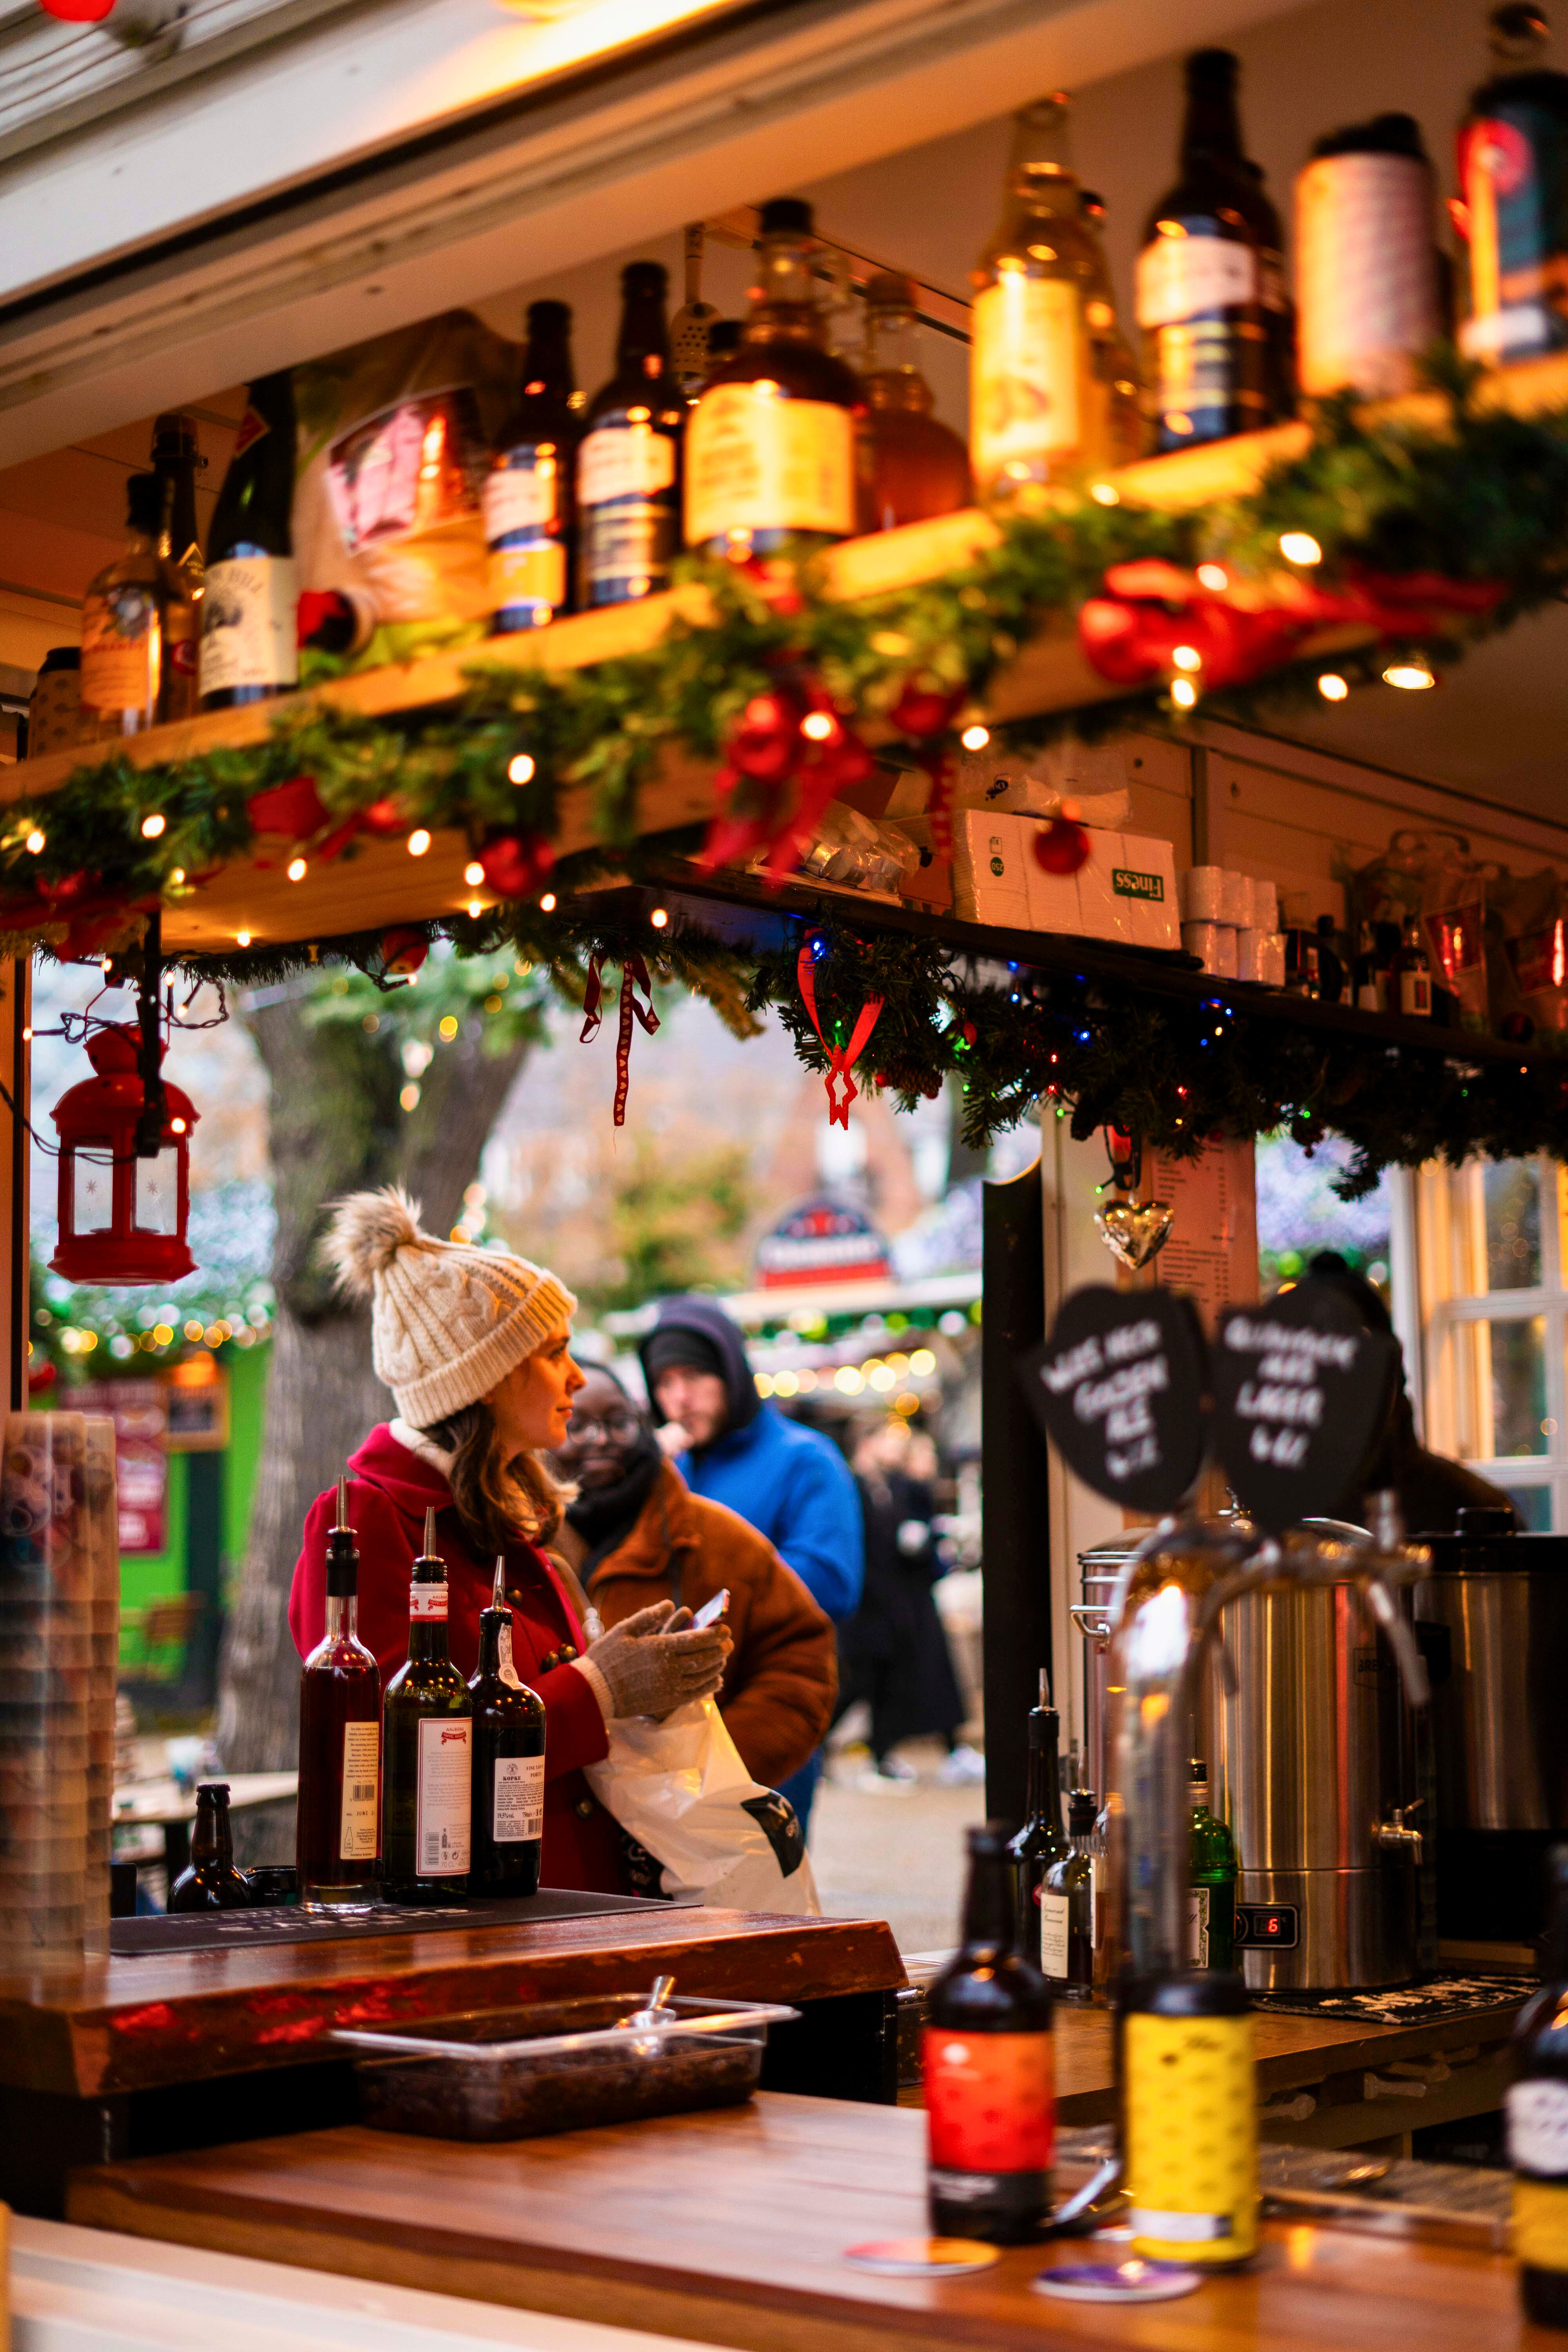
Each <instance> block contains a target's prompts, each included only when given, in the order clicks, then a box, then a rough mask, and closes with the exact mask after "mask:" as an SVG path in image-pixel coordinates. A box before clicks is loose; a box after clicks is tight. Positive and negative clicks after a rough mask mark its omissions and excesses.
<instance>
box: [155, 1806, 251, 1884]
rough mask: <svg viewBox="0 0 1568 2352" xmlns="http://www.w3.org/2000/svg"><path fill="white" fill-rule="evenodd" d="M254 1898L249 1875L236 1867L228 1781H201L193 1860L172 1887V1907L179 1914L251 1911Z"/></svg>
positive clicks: (193, 1843)
mask: <svg viewBox="0 0 1568 2352" xmlns="http://www.w3.org/2000/svg"><path fill="white" fill-rule="evenodd" d="M253 1900H254V1892H253V1889H252V1887H251V1884H250V1878H249V1875H248V1874H247V1872H245V1871H243V1870H237V1869H236V1868H235V1863H234V1831H233V1828H232V1826H231V1824H230V1822H229V1818H228V1782H227V1781H226V1780H201V1781H198V1782H197V1784H196V1819H195V1827H194V1828H193V1830H192V1832H191V1859H190V1862H189V1864H187V1866H186V1867H185V1869H184V1870H182V1871H181V1873H180V1874H179V1876H178V1878H176V1879H175V1881H174V1885H173V1886H171V1887H170V1889H169V1909H170V1910H171V1911H172V1912H174V1913H176V1914H177V1913H181V1912H185V1911H248V1910H249V1908H250V1906H251V1904H252V1902H253Z"/></svg>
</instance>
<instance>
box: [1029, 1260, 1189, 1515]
mask: <svg viewBox="0 0 1568 2352" xmlns="http://www.w3.org/2000/svg"><path fill="white" fill-rule="evenodd" d="M1019 1370H1020V1371H1021V1373H1022V1375H1023V1380H1024V1387H1025V1392H1026V1395H1027V1397H1028V1399H1029V1402H1030V1405H1031V1407H1032V1408H1033V1410H1034V1412H1035V1416H1036V1418H1037V1421H1038V1422H1039V1423H1040V1426H1041V1427H1042V1429H1043V1430H1044V1431H1045V1433H1046V1434H1047V1437H1049V1438H1050V1439H1051V1440H1052V1441H1053V1443H1054V1444H1056V1445H1057V1447H1058V1450H1059V1451H1060V1453H1061V1454H1062V1456H1063V1458H1064V1459H1065V1460H1066V1462H1067V1465H1068V1468H1069V1469H1070V1470H1073V1471H1076V1473H1077V1474H1078V1475H1079V1477H1080V1478H1081V1479H1082V1480H1083V1482H1084V1484H1085V1486H1092V1487H1093V1488H1094V1491H1095V1493H1096V1494H1097V1495H1106V1496H1109V1497H1110V1500H1111V1501H1112V1502H1115V1503H1125V1504H1127V1505H1128V1506H1130V1507H1131V1509H1133V1510H1135V1511H1164V1510H1170V1509H1173V1507H1174V1506H1175V1505H1176V1504H1177V1503H1179V1502H1180V1501H1181V1499H1182V1496H1184V1494H1185V1493H1186V1491H1187V1489H1188V1487H1189V1486H1191V1485H1192V1483H1193V1481H1194V1478H1195V1477H1196V1476H1197V1475H1198V1470H1199V1467H1200V1465H1201V1464H1202V1461H1203V1457H1204V1444H1205V1434H1206V1430H1205V1412H1204V1398H1205V1392H1206V1391H1207V1388H1208V1367H1207V1361H1206V1350H1205V1346H1204V1335H1203V1328H1202V1326H1201V1325H1200V1323H1199V1321H1198V1318H1197V1314H1196V1311H1195V1310H1194V1307H1193V1304H1192V1301H1191V1300H1190V1299H1187V1298H1182V1297H1177V1296H1176V1295H1175V1293H1174V1292H1173V1291H1168V1290H1137V1291H1122V1290H1112V1289H1110V1287H1109V1286H1108V1285H1105V1284H1103V1283H1093V1284H1089V1285H1088V1286H1086V1287H1085V1288H1084V1289H1082V1290H1075V1291H1074V1292H1073V1293H1072V1295H1071V1297H1068V1298H1066V1299H1064V1300H1063V1302H1062V1307H1061V1311H1060V1313H1059V1314H1058V1317H1057V1319H1056V1321H1055V1323H1054V1324H1053V1325H1052V1327H1051V1333H1050V1337H1049V1339H1047V1340H1046V1341H1045V1342H1044V1343H1043V1345H1041V1346H1040V1347H1038V1348H1033V1349H1029V1350H1028V1351H1027V1352H1026V1354H1025V1355H1023V1356H1022V1357H1021V1358H1020V1359H1019Z"/></svg>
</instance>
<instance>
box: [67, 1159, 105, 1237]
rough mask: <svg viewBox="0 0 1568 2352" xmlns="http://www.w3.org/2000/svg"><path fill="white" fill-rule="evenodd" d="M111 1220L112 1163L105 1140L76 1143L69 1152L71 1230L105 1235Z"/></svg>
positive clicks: (75, 1232)
mask: <svg viewBox="0 0 1568 2352" xmlns="http://www.w3.org/2000/svg"><path fill="white" fill-rule="evenodd" d="M113 1223H114V1163H113V1161H112V1160H110V1156H109V1146H108V1144H107V1143H100V1144H90V1143H89V1144H79V1145H78V1146H77V1148H76V1150H74V1151H73V1152H72V1153H71V1231H72V1233H73V1234H106V1233H108V1231H109V1230H110V1226H111V1225H112V1224H113Z"/></svg>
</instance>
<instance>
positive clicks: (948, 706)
mask: <svg viewBox="0 0 1568 2352" xmlns="http://www.w3.org/2000/svg"><path fill="white" fill-rule="evenodd" d="M963 695H964V689H963V688H962V687H954V688H952V691H951V692H950V693H947V694H942V693H940V692H938V690H937V689H936V688H933V687H926V686H915V685H913V684H908V685H906V686H905V688H904V689H903V692H902V693H901V694H900V697H899V698H898V700H897V702H895V703H894V705H893V707H892V709H891V710H889V713H888V723H889V726H891V727H896V728H897V729H898V730H899V732H900V735H912V736H914V737H915V738H916V739H917V740H918V739H919V738H920V737H921V736H922V735H940V734H941V733H942V729H943V728H944V727H946V726H949V725H950V724H951V723H952V715H953V713H954V711H955V710H956V709H958V706H959V704H960V703H961V702H962V701H963Z"/></svg>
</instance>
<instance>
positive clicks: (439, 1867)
mask: <svg viewBox="0 0 1568 2352" xmlns="http://www.w3.org/2000/svg"><path fill="white" fill-rule="evenodd" d="M473 1769H474V1703H473V1700H472V1699H471V1698H470V1697H469V1696H468V1685H467V1683H466V1682H465V1681H464V1680H463V1677H462V1675H460V1674H459V1673H458V1669H457V1667H456V1666H455V1665H454V1664H452V1661H451V1658H450V1656H449V1655H448V1654H447V1563H446V1561H445V1560H444V1559H441V1558H440V1557H439V1555H438V1554H437V1549H436V1514H435V1512H434V1511H433V1510H432V1511H426V1514H425V1549H424V1550H423V1551H422V1552H421V1553H420V1555H419V1558H418V1559H416V1561H415V1563H414V1575H413V1581H412V1582H411V1583H410V1585H409V1588H408V1659H407V1663H406V1664H404V1665H401V1666H399V1668H398V1669H397V1672H396V1673H395V1675H393V1677H392V1680H391V1681H390V1682H389V1683H388V1684H387V1685H386V1696H385V1697H384V1700H383V1701H382V1773H383V1800H382V1877H383V1883H384V1889H385V1893H386V1895H387V1899H388V1900H389V1901H390V1902H393V1903H453V1902H458V1901H460V1900H461V1899H462V1897H463V1896H464V1895H466V1894H467V1893H468V1866H469V1853H470V1848H471V1843H472V1840H471V1834H470V1832H471V1825H472V1817H473Z"/></svg>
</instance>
